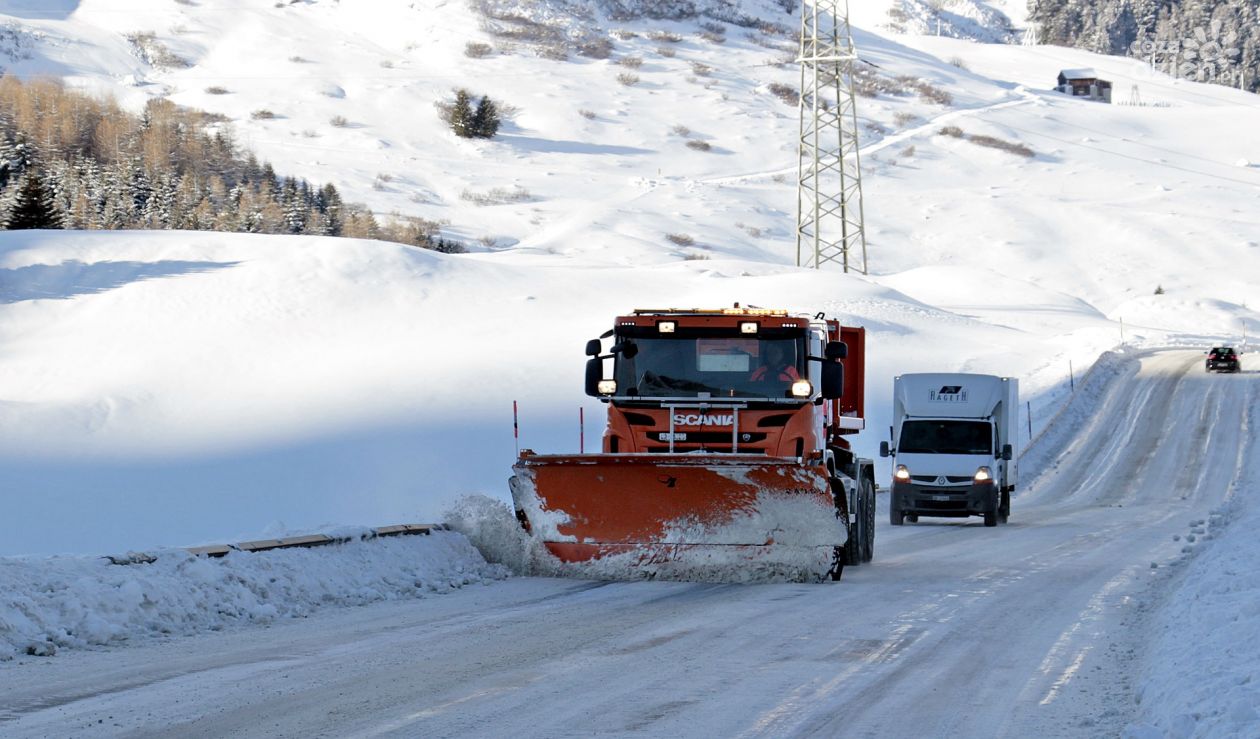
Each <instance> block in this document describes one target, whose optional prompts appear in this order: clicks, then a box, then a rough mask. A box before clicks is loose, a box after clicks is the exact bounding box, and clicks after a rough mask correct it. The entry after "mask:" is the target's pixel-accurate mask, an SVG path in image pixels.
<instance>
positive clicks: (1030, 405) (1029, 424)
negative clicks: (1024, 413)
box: [1028, 400, 1032, 444]
mask: <svg viewBox="0 0 1260 739" xmlns="http://www.w3.org/2000/svg"><path fill="white" fill-rule="evenodd" d="M1028 443H1030V444H1031V443H1032V401H1031V400H1030V401H1028Z"/></svg>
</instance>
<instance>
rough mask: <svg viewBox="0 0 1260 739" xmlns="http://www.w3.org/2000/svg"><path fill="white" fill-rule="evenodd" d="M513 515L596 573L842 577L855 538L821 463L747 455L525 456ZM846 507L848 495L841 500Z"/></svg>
mask: <svg viewBox="0 0 1260 739" xmlns="http://www.w3.org/2000/svg"><path fill="white" fill-rule="evenodd" d="M512 469H513V471H514V472H515V473H516V474H515V475H514V476H513V477H512V479H511V481H510V487H511V489H512V498H513V501H514V503H515V507H516V511H517V516H518V518H520V519H521V523H522V525H524V526H525V527H526V529H527V530H529V532H530V533H531V535H532V536H533V537H534V539H535V540H536V541H538V542H541V543H542V544H543V546H544V547H545V548H546V551H547V552H549V553H550V555H551V556H552V557H554V558H555V560H558V562H559V563H560V565H559V567H558V568H556V574H576V575H579V576H586V577H594V578H598V579H627V578H642V577H661V578H668V579H683V580H711V579H719V580H724V581H730V580H735V581H741V580H755V579H765V578H770V579H822V578H825V577H828V576H830V577H832V578H833V579H838V577H839V573H840V569H841V567H842V565H843V559H842V557H843V554H842V552H843V547H844V544H845V541H846V539H847V538H848V531H847V527H846V525H845V519H844V518H841V517H840V516H839V515H838V514H837V508H836V501H835V499H834V498H833V495H832V491H831V486H830V483H829V481H828V476H827V471H826V468H825V467H823V466H821V465H809V464H804V463H801V462H800V461H798V460H796V459H791V458H788V459H779V458H767V457H765V456H764V455H740V454H580V455H534V454H532V453H530V452H528V451H525V452H523V453H522V454H521V457H520V459H519V460H518V461H517V463H516V465H514V466H513V468H512ZM841 505H843V499H842V500H841Z"/></svg>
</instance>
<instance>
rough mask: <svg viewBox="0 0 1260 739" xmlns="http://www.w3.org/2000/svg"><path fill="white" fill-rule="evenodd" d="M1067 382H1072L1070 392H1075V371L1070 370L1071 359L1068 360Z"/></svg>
mask: <svg viewBox="0 0 1260 739" xmlns="http://www.w3.org/2000/svg"><path fill="white" fill-rule="evenodd" d="M1068 382H1070V383H1072V392H1076V373H1074V372H1072V360H1070V359H1069V360H1068Z"/></svg>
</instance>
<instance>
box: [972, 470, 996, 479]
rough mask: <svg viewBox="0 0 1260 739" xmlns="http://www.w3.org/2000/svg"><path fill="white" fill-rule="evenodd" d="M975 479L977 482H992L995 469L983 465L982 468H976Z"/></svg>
mask: <svg viewBox="0 0 1260 739" xmlns="http://www.w3.org/2000/svg"><path fill="white" fill-rule="evenodd" d="M975 481H976V482H992V481H993V470H991V469H989V468H988V467H981V468H980V469H978V470H976V476H975Z"/></svg>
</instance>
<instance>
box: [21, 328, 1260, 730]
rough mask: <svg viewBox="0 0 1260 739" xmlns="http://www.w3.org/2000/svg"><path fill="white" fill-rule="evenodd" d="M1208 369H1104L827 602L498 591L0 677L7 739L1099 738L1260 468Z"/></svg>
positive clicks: (795, 596) (681, 591)
mask: <svg viewBox="0 0 1260 739" xmlns="http://www.w3.org/2000/svg"><path fill="white" fill-rule="evenodd" d="M1201 361H1202V355H1201V354H1198V353H1191V352H1163V353H1156V354H1151V355H1147V356H1144V357H1142V358H1141V361H1140V363H1139V362H1134V361H1129V362H1117V363H1114V364H1113V365H1112V366H1111V369H1110V372H1111V376H1110V377H1109V378H1108V377H1096V378H1094V379H1093V381H1092V382H1091V383H1090V384H1087V385H1086V386H1085V387H1083V388H1081V389H1079V390H1078V393H1077V399H1076V400H1075V401H1074V405H1073V406H1069V407H1068V408H1067V409H1066V410H1065V412H1064V414H1063V416H1062V417H1061V418H1060V420H1059V422H1058V423H1057V424H1056V426H1055V427H1053V428H1052V429H1051V431H1050V432H1049V433H1046V434H1044V435H1042V436H1041V437H1040V438H1039V439H1038V441H1037V442H1036V443H1035V444H1034V446H1033V448H1032V449H1030V450H1029V451H1028V453H1027V454H1026V455H1025V458H1024V470H1023V474H1024V478H1023V479H1022V480H1021V483H1022V485H1023V486H1024V488H1025V489H1024V492H1023V493H1021V494H1020V495H1018V496H1017V497H1016V499H1015V501H1014V503H1013V510H1012V517H1011V523H1010V524H1009V525H1008V526H1005V527H998V528H996V529H985V528H984V527H983V526H982V525H981V523H980V521H979V519H971V520H966V521H957V520H948V519H936V520H933V519H921V521H920V523H918V524H914V525H906V526H904V527H901V528H893V527H890V526H888V525H887V517H886V516H883V517H881V519H880V526H879V529H878V534H877V548H876V561H875V562H874V563H872V564H871V565H869V566H863V567H859V568H851V569H849V570H847V571H846V572H845V576H844V580H843V582H841V583H838V584H823V585H811V584H780V585H752V586H748V585H713V584H691V583H667V582H635V583H592V582H581V581H563V580H548V579H536V578H513V579H510V580H508V581H505V582H501V583H496V584H492V585H488V586H484V587H472V588H468V589H466V590H462V591H459V592H456V593H452V594H449V595H445V596H443V597H441V598H433V599H429V600H422V601H411V602H401V603H400V602H393V603H386V604H380V605H374V606H367V607H362V608H351V609H336V610H330V611H327V612H324V613H320V614H318V615H316V616H314V617H312V618H309V619H304V620H300V621H292V622H281V623H277V624H275V625H273V626H270V627H268V628H255V629H246V630H239V631H232V632H228V633H215V634H205V635H201V636H196V637H188V638H177V639H172V640H170V641H167V642H165V643H150V644H145V645H141V646H137V647H131V648H116V649H106V650H98V651H79V652H67V653H64V654H62V655H59V656H57V657H55V658H51V659H38V660H26V661H25V662H23V663H21V664H15V663H10V664H7V665H4V666H2V667H0V734H3V735H5V736H43V735H47V736H71V735H84V736H95V735H119V734H122V735H129V736H145V735H172V734H177V735H180V736H299V735H301V736H312V735H313V736H334V735H335V736H364V737H367V736H469V735H485V736H489V735H500V734H503V733H505V732H506V731H508V730H509V729H510V731H511V733H512V734H513V735H514V736H549V737H551V736H591V735H647V736H678V735H704V736H786V735H802V736H841V735H843V736H1081V735H1090V736H1115V735H1118V734H1119V733H1120V732H1121V731H1122V729H1123V727H1124V726H1125V724H1126V723H1128V722H1129V721H1131V720H1132V718H1133V711H1134V710H1135V700H1134V694H1133V688H1134V686H1133V684H1132V679H1131V678H1132V675H1133V670H1134V669H1135V664H1136V658H1137V657H1138V656H1139V655H1140V652H1141V649H1142V646H1141V645H1142V643H1143V638H1144V634H1143V632H1142V631H1141V629H1140V628H1138V627H1137V624H1138V623H1139V620H1140V619H1139V617H1140V615H1141V611H1142V609H1143V608H1146V607H1147V606H1146V605H1144V604H1146V603H1149V602H1151V598H1150V597H1149V596H1150V595H1151V593H1150V592H1149V590H1150V588H1151V587H1152V579H1153V575H1154V573H1158V572H1159V571H1160V570H1158V569H1155V568H1153V566H1152V565H1153V563H1157V564H1159V565H1160V566H1161V567H1163V566H1166V565H1167V564H1168V563H1169V562H1171V561H1173V560H1174V559H1176V558H1178V557H1179V556H1180V555H1181V548H1182V546H1183V544H1182V543H1180V542H1176V541H1174V538H1173V537H1174V535H1177V534H1181V533H1184V532H1185V530H1186V526H1187V524H1188V523H1189V522H1190V521H1191V520H1196V519H1202V518H1206V517H1207V515H1208V513H1209V511H1210V510H1212V509H1213V508H1215V507H1217V506H1218V505H1219V504H1220V503H1221V502H1222V501H1223V500H1224V498H1225V497H1226V496H1227V494H1228V493H1229V491H1230V490H1231V483H1232V482H1233V481H1234V480H1235V479H1237V478H1238V477H1239V476H1240V475H1243V474H1245V473H1246V472H1248V470H1246V469H1245V467H1246V465H1260V460H1257V459H1255V458H1254V456H1248V455H1247V454H1245V448H1246V447H1247V445H1248V444H1249V443H1250V442H1249V440H1248V439H1247V438H1246V434H1245V432H1244V431H1243V429H1245V425H1244V423H1243V414H1244V410H1245V408H1246V407H1248V406H1250V405H1252V404H1254V403H1255V402H1256V399H1257V391H1258V389H1260V375H1257V374H1254V373H1244V374H1242V375H1237V376H1217V375H1210V376H1209V375H1205V374H1204V373H1203V369H1202V364H1201ZM1108 379H1110V382H1107V381H1106V380H1108ZM883 498H884V496H881V504H883V503H884V502H885V501H884V500H883ZM1158 581H1159V582H1163V583H1166V582H1168V581H1167V579H1163V578H1161V579H1159V580H1158Z"/></svg>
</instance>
